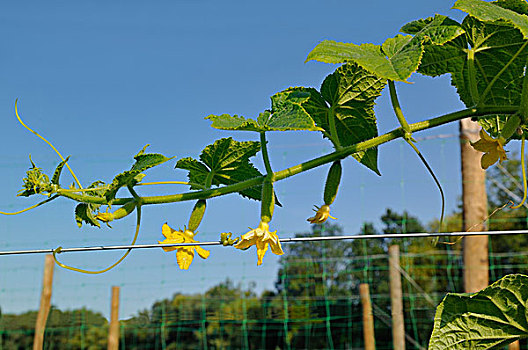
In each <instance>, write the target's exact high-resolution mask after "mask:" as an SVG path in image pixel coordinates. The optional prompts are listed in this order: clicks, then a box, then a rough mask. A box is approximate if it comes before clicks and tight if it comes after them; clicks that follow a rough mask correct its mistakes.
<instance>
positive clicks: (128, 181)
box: [104, 145, 174, 203]
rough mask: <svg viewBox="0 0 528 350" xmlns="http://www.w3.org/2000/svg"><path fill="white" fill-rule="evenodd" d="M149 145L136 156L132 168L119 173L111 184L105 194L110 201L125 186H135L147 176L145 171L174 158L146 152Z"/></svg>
mask: <svg viewBox="0 0 528 350" xmlns="http://www.w3.org/2000/svg"><path fill="white" fill-rule="evenodd" d="M147 146H148V145H146V146H145V147H143V149H142V150H141V151H139V153H138V154H136V155H135V156H134V159H135V160H136V162H135V163H134V165H132V168H131V169H130V170H127V171H124V172H122V173H121V174H119V175H117V176H116V177H115V178H114V180H113V181H112V183H111V184H110V185H109V187H108V189H107V190H106V192H105V194H104V196H105V197H106V200H107V201H108V202H109V203H110V202H111V201H112V200H113V199H114V198H115V196H116V194H117V191H119V189H120V188H121V187H124V186H134V185H136V184H137V183H138V182H139V181H141V179H142V178H143V177H144V176H145V175H144V174H142V172H143V171H145V170H147V169H150V168H152V167H155V166H157V165H160V164H163V163H165V162H166V161H169V160H171V159H173V158H174V157H171V158H167V157H165V156H164V155H161V154H157V153H145V149H146V148H147Z"/></svg>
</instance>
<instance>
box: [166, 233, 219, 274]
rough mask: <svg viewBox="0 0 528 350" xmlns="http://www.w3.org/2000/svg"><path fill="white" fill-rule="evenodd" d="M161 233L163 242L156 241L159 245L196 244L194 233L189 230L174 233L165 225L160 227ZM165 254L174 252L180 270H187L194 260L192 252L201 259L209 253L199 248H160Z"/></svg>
mask: <svg viewBox="0 0 528 350" xmlns="http://www.w3.org/2000/svg"><path fill="white" fill-rule="evenodd" d="M161 233H162V234H163V236H165V240H163V241H158V243H159V244H168V243H198V242H197V241H195V240H194V233H193V232H192V231H190V230H187V229H185V228H184V230H183V231H176V230H174V229H172V228H171V227H170V226H169V225H167V223H165V224H163V226H162V227H161ZM162 248H163V250H164V251H166V252H172V251H174V250H177V252H176V261H177V262H178V266H180V269H182V270H187V269H188V268H189V266H190V265H191V263H192V261H193V258H194V250H196V252H197V253H198V255H199V256H200V257H201V258H202V259H207V258H208V257H209V254H210V252H209V251H208V250H205V249H203V248H202V247H200V246H197V245H193V246H185V247H162Z"/></svg>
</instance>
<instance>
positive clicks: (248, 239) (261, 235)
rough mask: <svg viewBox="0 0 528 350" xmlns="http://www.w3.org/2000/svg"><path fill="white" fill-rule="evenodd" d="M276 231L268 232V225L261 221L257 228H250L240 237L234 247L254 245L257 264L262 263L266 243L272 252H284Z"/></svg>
mask: <svg viewBox="0 0 528 350" xmlns="http://www.w3.org/2000/svg"><path fill="white" fill-rule="evenodd" d="M276 232H277V231H273V232H270V231H269V225H268V224H267V223H266V222H263V221H261V222H260V224H259V226H258V227H257V228H255V229H252V230H251V231H249V232H248V233H246V234H245V235H242V237H240V242H238V243H237V244H236V245H235V248H237V249H247V248H249V247H251V246H252V245H256V246H257V256H258V262H257V265H260V264H262V259H263V258H264V254H266V251H267V250H268V245H269V246H271V251H272V252H273V253H274V254H277V255H282V254H284V252H283V251H282V247H281V244H280V242H279V237H278V236H277V233H276Z"/></svg>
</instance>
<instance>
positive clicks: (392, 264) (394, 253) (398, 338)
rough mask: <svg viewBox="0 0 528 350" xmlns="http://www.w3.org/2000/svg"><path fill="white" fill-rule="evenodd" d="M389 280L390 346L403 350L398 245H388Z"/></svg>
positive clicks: (403, 335)
mask: <svg viewBox="0 0 528 350" xmlns="http://www.w3.org/2000/svg"><path fill="white" fill-rule="evenodd" d="M389 281H390V298H391V316H392V346H393V348H394V350H405V324H404V321H403V292H402V283H401V274H400V246H398V245H391V246H390V247H389Z"/></svg>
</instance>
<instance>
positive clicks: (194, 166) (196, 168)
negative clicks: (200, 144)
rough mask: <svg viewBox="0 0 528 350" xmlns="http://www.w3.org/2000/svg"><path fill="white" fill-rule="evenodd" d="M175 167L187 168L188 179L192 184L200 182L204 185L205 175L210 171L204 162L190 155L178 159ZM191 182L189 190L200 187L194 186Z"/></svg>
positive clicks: (199, 187)
mask: <svg viewBox="0 0 528 350" xmlns="http://www.w3.org/2000/svg"><path fill="white" fill-rule="evenodd" d="M175 168H178V169H184V170H189V174H188V177H189V181H190V182H191V183H193V184H200V185H202V186H203V185H205V181H206V179H207V175H208V174H209V172H210V170H209V168H208V167H207V166H206V165H205V164H203V163H202V162H200V161H199V160H196V159H194V158H191V157H187V158H182V159H180V160H178V162H177V163H176V166H175ZM193 184H191V190H199V189H202V187H201V186H195V185H193Z"/></svg>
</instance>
